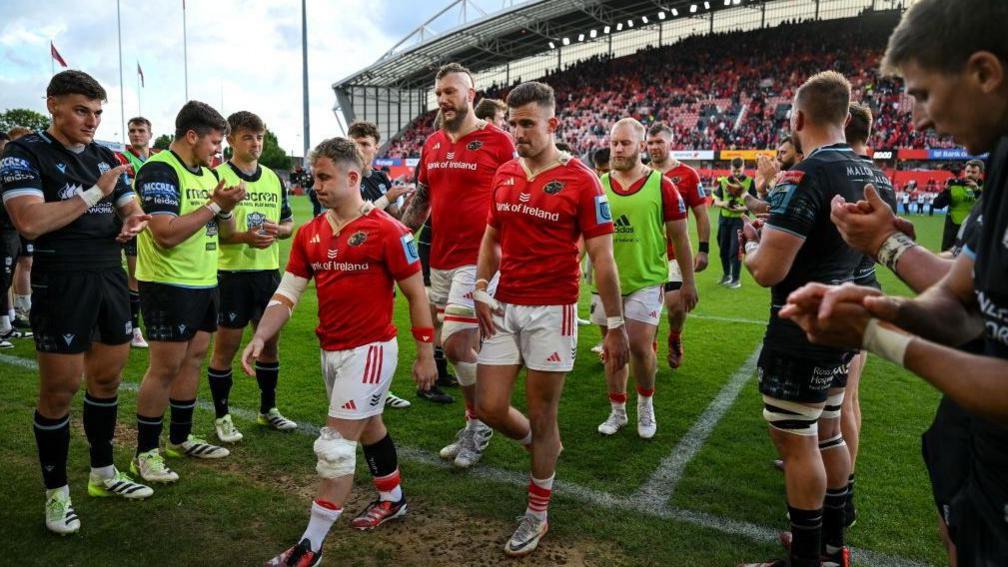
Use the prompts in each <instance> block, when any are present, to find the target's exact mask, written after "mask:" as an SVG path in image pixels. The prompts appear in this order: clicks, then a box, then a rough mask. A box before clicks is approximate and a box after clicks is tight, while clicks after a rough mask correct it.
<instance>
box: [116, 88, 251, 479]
mask: <svg viewBox="0 0 1008 567" xmlns="http://www.w3.org/2000/svg"><path fill="white" fill-rule="evenodd" d="M227 131H228V125H227V122H226V121H225V120H224V117H223V116H221V115H220V113H218V112H217V111H216V110H214V109H213V108H212V107H210V105H208V104H204V103H202V102H198V101H189V102H187V103H186V104H185V106H183V107H182V110H180V111H179V113H178V116H177V117H176V118H175V139H174V140H173V141H172V143H171V145H170V146H169V147H168V151H164V152H161V153H158V154H154V155H153V156H151V157H150V159H148V160H147V161H146V162H145V163H144V164H143V165H142V166H141V167H140V171H138V172H137V176H136V179H135V180H134V186H135V188H136V191H137V193H138V194H139V195H140V202H141V203H142V204H143V207H144V210H145V211H146V212H147V213H148V214H150V215H151V216H152V218H151V221H150V224H149V225H148V229H147V230H146V231H144V232H142V233H140V235H139V236H138V237H137V250H138V252H139V254H138V256H137V273H136V277H137V280H138V281H139V283H140V309H141V313H142V314H143V319H144V322H145V323H146V324H147V342H148V343H149V345H150V349H149V351H148V352H149V353H150V365H149V366H148V368H147V373H146V374H145V375H144V378H143V382H142V383H141V384H140V392H139V393H138V394H137V456H136V458H135V459H134V460H133V464H132V470H133V472H134V473H136V474H139V475H140V476H141V477H143V478H144V479H145V480H147V481H148V482H174V481H176V480H178V474H176V473H175V471H173V470H171V469H170V468H168V467H167V466H166V465H165V463H164V459H163V458H162V456H161V454H160V452H159V451H158V440H159V438H160V436H161V430H162V428H163V425H162V419H163V417H164V411H165V407H166V406H168V405H171V410H172V411H171V425H170V428H169V435H168V444H167V445H166V446H165V454H167V455H168V456H170V457H183V456H186V457H196V458H203V459H216V458H221V457H226V456H227V455H229V454H230V452H229V451H228V450H227V449H225V448H223V447H218V446H216V445H211V444H210V443H207V442H206V441H204V440H203V439H201V438H200V437H197V436H195V435H193V434H192V420H193V411H194V410H195V409H196V390H197V386H198V385H199V373H200V366H202V364H203V358H204V357H205V356H206V352H207V348H208V347H209V346H210V333H213V332H214V331H216V330H217V262H218V256H219V254H220V247H219V242H218V236H223V237H224V238H228V237H229V236H230V235H231V234H233V233H234V231H235V224H234V212H233V211H234V209H235V207H236V206H237V205H238V203H240V202H241V201H242V200H243V199H244V198H245V188H244V187H243V186H241V185H238V186H231V187H227V186H226V182H225V180H223V179H219V177H218V175H217V173H216V172H215V171H214V170H212V169H210V167H209V166H210V163H211V160H212V159H213V156H214V154H216V153H217V152H218V151H220V145H221V141H222V140H223V139H224V135H225V134H226V133H227Z"/></svg>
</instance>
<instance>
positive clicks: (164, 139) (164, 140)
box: [154, 134, 172, 150]
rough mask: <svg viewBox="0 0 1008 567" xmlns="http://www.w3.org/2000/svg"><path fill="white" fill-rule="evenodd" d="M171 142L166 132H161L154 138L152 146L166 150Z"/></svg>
mask: <svg viewBox="0 0 1008 567" xmlns="http://www.w3.org/2000/svg"><path fill="white" fill-rule="evenodd" d="M171 143H172V137H171V136H169V135H168V134H161V135H160V136H158V137H157V139H156V140H154V147H155V148H156V149H159V150H167V149H168V146H169V145H171Z"/></svg>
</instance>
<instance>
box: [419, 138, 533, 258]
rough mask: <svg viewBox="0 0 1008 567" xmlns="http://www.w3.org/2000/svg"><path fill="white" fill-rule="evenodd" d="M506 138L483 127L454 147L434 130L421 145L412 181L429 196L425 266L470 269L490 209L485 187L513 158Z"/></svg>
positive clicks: (487, 187)
mask: <svg viewBox="0 0 1008 567" xmlns="http://www.w3.org/2000/svg"><path fill="white" fill-rule="evenodd" d="M514 155H515V149H514V143H513V142H512V141H511V136H509V135H507V134H506V133H504V131H503V130H501V129H500V128H497V127H496V126H494V125H493V124H490V123H486V124H485V125H484V126H483V127H482V128H479V129H477V130H474V131H472V132H470V133H468V134H466V135H465V136H463V137H462V138H460V139H459V140H458V141H457V142H452V141H451V138H449V137H448V135H447V134H446V133H445V132H444V130H438V131H437V132H434V133H433V134H431V135H430V137H429V138H427V141H426V142H424V146H423V151H422V152H421V154H420V164H419V166H418V173H417V181H419V182H420V183H423V184H424V185H426V186H427V188H428V190H429V191H430V201H431V224H432V225H433V226H435V227H437V232H436V236H435V238H434V242H432V243H431V255H430V266H431V268H434V269H436V270H451V269H453V268H457V267H459V266H467V265H474V264H476V257H477V256H479V247H480V242H482V240H483V232H484V231H485V230H486V223H485V222H484V221H485V220H486V218H487V210H488V209H489V208H490V184H491V182H492V181H493V177H494V172H495V171H497V168H498V167H500V165H501V164H502V163H504V162H506V161H508V160H511V159H513V158H514Z"/></svg>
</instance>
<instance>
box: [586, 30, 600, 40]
mask: <svg viewBox="0 0 1008 567" xmlns="http://www.w3.org/2000/svg"><path fill="white" fill-rule="evenodd" d="M597 35H598V32H597V31H596V30H592V31H590V32H589V33H588V37H590V38H592V39H595V36H597Z"/></svg>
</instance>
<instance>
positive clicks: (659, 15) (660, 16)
mask: <svg viewBox="0 0 1008 567" xmlns="http://www.w3.org/2000/svg"><path fill="white" fill-rule="evenodd" d="M658 19H659V20H664V19H665V12H658Z"/></svg>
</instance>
